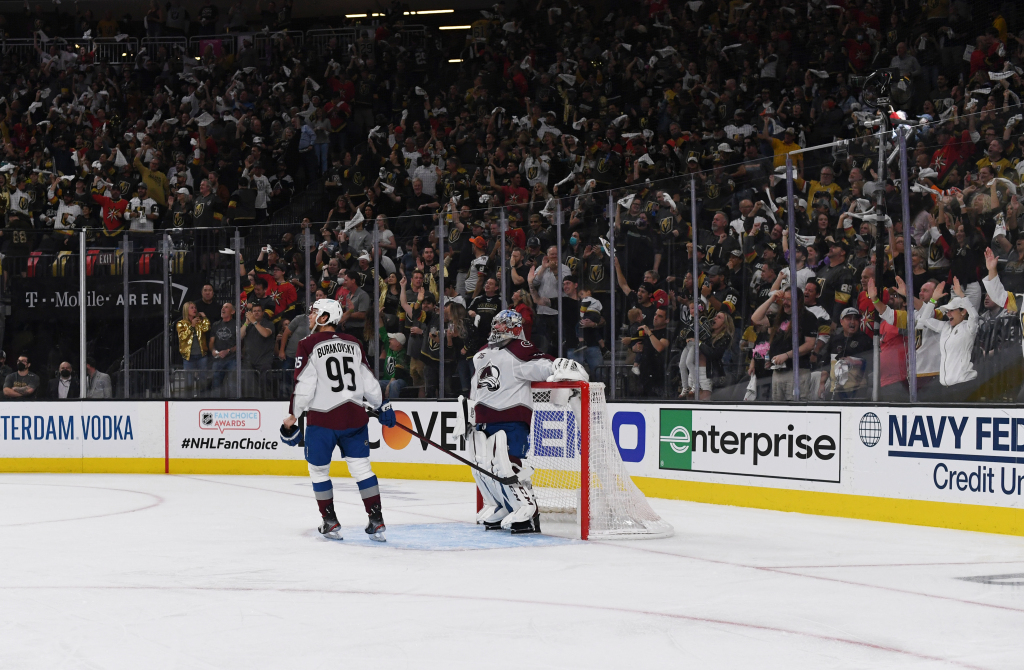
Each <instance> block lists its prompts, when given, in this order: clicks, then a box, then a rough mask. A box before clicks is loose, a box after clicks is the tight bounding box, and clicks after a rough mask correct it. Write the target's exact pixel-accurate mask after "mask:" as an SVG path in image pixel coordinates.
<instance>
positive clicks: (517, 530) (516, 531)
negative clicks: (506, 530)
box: [509, 512, 540, 535]
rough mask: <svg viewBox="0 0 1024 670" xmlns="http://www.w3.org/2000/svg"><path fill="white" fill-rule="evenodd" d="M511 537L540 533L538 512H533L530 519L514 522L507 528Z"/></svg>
mask: <svg viewBox="0 0 1024 670" xmlns="http://www.w3.org/2000/svg"><path fill="white" fill-rule="evenodd" d="M509 527H510V528H511V530H512V534H513V535H526V534H528V533H539V532H540V512H535V513H534V515H533V518H532V519H528V520H526V521H516V522H513V523H512V524H510V526H509Z"/></svg>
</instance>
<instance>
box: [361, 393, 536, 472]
mask: <svg viewBox="0 0 1024 670" xmlns="http://www.w3.org/2000/svg"><path fill="white" fill-rule="evenodd" d="M363 408H364V409H365V410H366V413H367V414H369V415H370V416H372V417H373V418H375V419H376V418H378V416H379V415H378V413H377V410H376V409H374V408H373V407H370V406H369V405H363ZM395 425H396V426H398V427H399V428H401V429H402V430H404V431H405V432H407V433H409V434H410V435H412V436H413V437H416V438H419V439H421V440H423V441H424V442H426V443H427V444H429V445H430V446H432V447H434V448H435V449H439V450H440V451H443V452H444V453H446V454H448V455H449V456H451V457H452V458H454V459H455V460H457V461H459V462H460V463H465V464H466V465H468V466H469V467H471V468H473V469H474V470H476V471H477V472H479V473H480V474H482V475H487V476H488V477H490V478H491V479H493V480H494V481H496V482H498V483H499V484H505V485H511V484H518V483H519V478H518V477H499V476H498V475H496V474H494V473H493V472H491V471H490V470H484V469H483V468H481V467H480V466H479V465H477V464H476V463H474V462H472V461H470V460H468V459H465V458H463V457H462V456H459V455H458V454H456V453H452V452H451V451H448V450H447V449H445V448H444V447H442V446H441V445H440V444H438V443H436V442H434V441H433V440H431V439H430V438H428V437H426V436H425V435H421V434H419V433H417V432H416V431H415V430H413V429H412V428H410V427H409V426H406V425H405V424H403V423H399V422H397V421H396V422H395Z"/></svg>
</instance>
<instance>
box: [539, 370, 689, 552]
mask: <svg viewBox="0 0 1024 670" xmlns="http://www.w3.org/2000/svg"><path fill="white" fill-rule="evenodd" d="M547 386H550V384H549V385H547ZM580 386H581V385H580V383H577V382H565V383H564V386H562V387H560V388H554V389H552V388H540V387H538V386H534V388H533V425H532V426H531V431H530V433H531V436H530V443H531V445H532V450H531V453H530V463H531V464H532V465H533V469H534V473H533V477H532V482H533V491H534V493H535V494H536V496H537V502H538V505H539V506H540V511H541V514H543V515H545V517H546V518H548V519H549V520H556V521H563V520H564V521H576V522H578V521H579V514H580V507H581V505H580V497H581V495H580V479H581V462H582V458H583V457H584V456H587V457H589V461H588V462H589V464H590V482H589V483H590V496H589V497H590V526H589V527H590V536H591V537H594V538H645V537H646V538H651V537H666V536H668V535H671V534H672V526H671V524H669V523H668V522H666V521H664V520H663V519H662V518H661V517H659V516H658V515H657V514H656V513H655V512H654V510H653V509H651V506H650V505H649V504H648V503H647V499H646V498H645V497H644V494H643V493H641V492H640V489H638V488H637V487H636V484H634V483H633V480H632V479H630V477H629V474H628V473H627V472H626V467H625V465H624V464H623V462H622V458H621V457H620V456H619V450H618V448H617V447H616V445H615V440H614V438H613V436H612V431H611V418H610V417H609V416H608V406H607V404H605V399H604V384H582V386H583V389H584V390H583V392H586V388H587V387H588V386H589V395H590V407H589V413H588V414H589V415H588V416H587V417H585V418H584V417H581V416H580V412H581V404H582V403H581V402H580V392H581V391H580V389H579V387H580ZM553 394H555V395H556V397H557V396H558V395H561V396H563V397H565V396H568V395H573V397H572V399H571V400H570V401H569V403H568V404H563V403H561V402H559V403H555V402H552V395H553ZM582 420H586V421H588V422H589V428H590V430H589V438H588V439H587V440H586V441H585V442H584V440H583V439H582V431H581V421H582Z"/></svg>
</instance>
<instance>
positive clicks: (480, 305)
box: [468, 277, 501, 353]
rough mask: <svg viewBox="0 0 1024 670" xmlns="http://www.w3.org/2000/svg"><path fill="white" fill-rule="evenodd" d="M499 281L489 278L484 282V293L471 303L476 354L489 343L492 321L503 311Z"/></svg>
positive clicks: (473, 343)
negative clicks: (488, 337)
mask: <svg viewBox="0 0 1024 670" xmlns="http://www.w3.org/2000/svg"><path fill="white" fill-rule="evenodd" d="M499 288H500V287H499V286H498V280H497V279H495V278H494V277H489V278H488V279H487V281H485V282H484V290H483V293H481V294H480V295H478V296H477V297H475V298H473V300H472V302H470V303H469V310H468V312H469V318H470V319H471V320H472V322H473V329H474V331H475V337H474V338H473V339H472V345H471V348H472V349H473V351H474V353H475V352H477V351H479V350H480V347H482V346H484V345H485V344H486V343H487V336H488V335H489V334H490V332H491V321H493V320H494V317H495V315H496V314H497V313H498V312H500V311H501V295H499V293H498V290H499Z"/></svg>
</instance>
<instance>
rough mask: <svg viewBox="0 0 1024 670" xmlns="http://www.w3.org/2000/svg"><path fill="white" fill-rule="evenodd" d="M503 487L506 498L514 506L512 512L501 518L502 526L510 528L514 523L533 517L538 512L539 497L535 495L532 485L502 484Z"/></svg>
mask: <svg viewBox="0 0 1024 670" xmlns="http://www.w3.org/2000/svg"><path fill="white" fill-rule="evenodd" d="M501 488H502V493H504V495H505V500H506V501H507V502H508V503H509V505H511V506H513V507H514V509H513V510H512V513H511V514H508V515H507V516H505V518H503V519H502V520H501V527H502V528H505V529H508V528H511V527H512V524H519V523H522V522H523V521H529V520H531V519H533V515H534V514H536V513H537V499H536V498H535V497H534V495H533V490H532V487H530V486H529V485H523V484H512V485H505V484H502V487H501Z"/></svg>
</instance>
